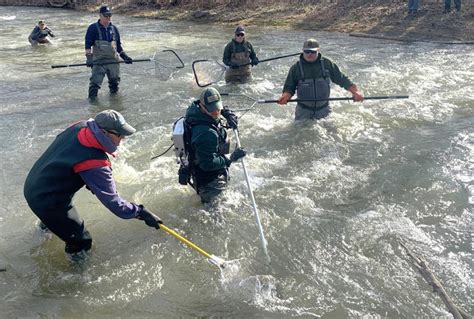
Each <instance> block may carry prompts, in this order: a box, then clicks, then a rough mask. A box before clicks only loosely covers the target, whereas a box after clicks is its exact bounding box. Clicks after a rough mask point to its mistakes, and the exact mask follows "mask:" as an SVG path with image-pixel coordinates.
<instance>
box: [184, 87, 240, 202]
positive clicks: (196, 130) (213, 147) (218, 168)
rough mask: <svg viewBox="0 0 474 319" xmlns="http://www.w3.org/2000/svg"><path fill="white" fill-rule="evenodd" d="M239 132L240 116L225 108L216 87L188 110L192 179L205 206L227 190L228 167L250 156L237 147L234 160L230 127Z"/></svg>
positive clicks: (204, 94) (202, 95) (207, 91)
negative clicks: (230, 148) (228, 128)
mask: <svg viewBox="0 0 474 319" xmlns="http://www.w3.org/2000/svg"><path fill="white" fill-rule="evenodd" d="M221 115H222V116H223V117H224V118H225V119H226V121H227V125H228V127H230V128H232V129H237V123H238V122H237V116H236V115H235V114H234V113H233V112H232V111H230V110H229V109H227V108H225V109H223V107H222V102H221V96H220V94H219V92H218V91H217V90H216V89H215V88H206V89H204V90H203V91H202V93H201V95H200V97H199V100H196V101H194V102H193V103H192V104H191V105H190V106H189V107H188V109H187V111H186V116H185V121H186V123H187V125H189V126H190V127H191V146H192V147H191V148H192V149H191V150H190V152H191V154H189V155H190V162H191V165H192V169H191V172H192V180H193V185H194V188H195V190H196V192H197V193H198V194H199V196H200V197H201V202H202V203H203V204H206V203H211V204H212V203H213V202H214V200H215V199H216V198H217V196H218V195H219V194H220V193H221V192H222V191H223V190H224V189H225V187H226V186H227V182H228V180H229V171H228V168H229V166H230V164H231V163H232V162H235V161H237V160H239V159H240V158H242V157H244V156H245V155H246V153H245V151H244V150H243V149H242V148H236V149H235V150H234V151H233V152H232V154H231V155H230V157H227V156H225V154H228V153H229V142H228V140H227V132H226V127H225V126H224V125H223V123H222V122H221Z"/></svg>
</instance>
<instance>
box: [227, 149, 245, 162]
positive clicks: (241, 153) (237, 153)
mask: <svg viewBox="0 0 474 319" xmlns="http://www.w3.org/2000/svg"><path fill="white" fill-rule="evenodd" d="M245 155H247V152H246V151H245V150H244V149H243V148H241V147H238V148H236V149H235V150H234V151H233V152H232V154H230V161H231V162H235V161H238V160H239V159H241V158H242V157H245Z"/></svg>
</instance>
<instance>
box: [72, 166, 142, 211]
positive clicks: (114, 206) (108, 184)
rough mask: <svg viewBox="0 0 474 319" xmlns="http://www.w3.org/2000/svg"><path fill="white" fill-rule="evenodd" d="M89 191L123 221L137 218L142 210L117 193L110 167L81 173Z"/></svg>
mask: <svg viewBox="0 0 474 319" xmlns="http://www.w3.org/2000/svg"><path fill="white" fill-rule="evenodd" d="M79 175H80V176H81V178H82V180H83V181H84V182H85V183H86V185H87V186H88V187H89V189H90V190H91V191H92V192H93V193H94V195H95V196H96V197H97V198H98V199H99V200H100V202H101V203H102V204H103V205H104V206H105V207H107V208H108V209H109V210H110V211H111V212H112V213H114V214H115V215H117V216H118V217H120V218H123V219H130V218H137V216H138V213H139V212H140V211H141V208H140V207H139V206H138V205H136V204H134V203H130V202H128V201H126V200H125V199H123V198H121V197H120V195H119V194H118V193H117V189H116V187H115V181H114V179H113V177H112V169H111V168H110V167H109V166H104V167H96V168H91V169H88V170H85V171H81V172H79Z"/></svg>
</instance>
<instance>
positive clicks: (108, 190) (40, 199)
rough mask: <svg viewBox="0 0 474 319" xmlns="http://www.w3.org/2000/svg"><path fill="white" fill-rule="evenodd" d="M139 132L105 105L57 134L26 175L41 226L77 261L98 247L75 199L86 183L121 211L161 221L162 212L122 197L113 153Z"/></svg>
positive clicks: (119, 213) (29, 197) (128, 216)
mask: <svg viewBox="0 0 474 319" xmlns="http://www.w3.org/2000/svg"><path fill="white" fill-rule="evenodd" d="M134 132H135V129H134V128H133V127H132V126H131V125H130V124H128V123H127V122H126V121H125V119H124V117H123V116H122V114H120V113H119V112H117V111H114V110H105V111H102V112H100V113H98V114H97V115H96V116H95V118H94V119H89V120H87V121H79V122H77V123H75V124H73V125H71V126H70V127H68V128H67V129H66V130H64V131H63V132H62V133H60V134H59V135H58V136H56V139H55V140H54V141H53V142H52V144H51V145H50V146H49V147H48V148H47V149H46V151H45V152H44V153H43V154H42V155H41V156H40V158H39V159H38V160H37V161H36V162H35V164H34V165H33V167H32V168H31V170H30V172H29V174H28V176H27V178H26V181H25V185H24V191H23V192H24V196H25V199H26V201H27V202H28V205H29V207H30V208H31V210H32V211H33V213H34V214H35V215H36V216H38V218H39V219H40V221H41V223H40V227H41V228H42V229H43V230H45V231H46V230H49V231H51V232H52V233H54V234H55V235H57V236H58V237H59V238H61V239H62V240H63V241H64V242H65V243H66V245H65V252H66V255H67V257H68V258H69V259H70V260H72V261H79V260H82V259H85V258H86V257H87V252H88V251H89V250H90V249H91V247H92V237H91V235H90V233H89V231H88V230H87V228H86V226H85V225H84V221H83V220H82V218H81V217H80V216H79V213H78V212H77V210H76V208H75V207H74V205H73V204H72V199H73V197H74V194H75V193H76V192H77V191H79V190H80V189H81V188H82V187H83V186H84V185H86V187H87V188H88V189H89V190H90V191H91V192H92V193H93V194H94V195H95V196H96V197H97V198H98V199H99V200H100V202H101V203H102V204H103V205H104V206H105V207H107V208H108V209H109V210H110V211H111V212H112V213H114V214H115V215H117V216H118V217H120V218H123V219H135V218H136V219H141V220H143V221H144V222H145V223H146V224H147V225H148V226H150V227H154V228H157V229H158V228H159V227H160V226H159V225H160V223H161V219H160V218H159V217H158V216H156V215H154V214H153V213H151V212H149V211H148V210H146V209H145V207H143V205H137V204H134V203H130V202H128V201H126V200H125V199H122V198H121V197H120V195H119V194H118V193H117V189H116V186H115V182H114V179H113V176H112V166H111V162H110V160H109V157H108V155H107V154H110V155H112V156H115V154H116V151H117V147H118V146H119V145H120V142H121V141H122V140H123V139H124V138H125V137H126V136H130V135H132V134H133V133H134Z"/></svg>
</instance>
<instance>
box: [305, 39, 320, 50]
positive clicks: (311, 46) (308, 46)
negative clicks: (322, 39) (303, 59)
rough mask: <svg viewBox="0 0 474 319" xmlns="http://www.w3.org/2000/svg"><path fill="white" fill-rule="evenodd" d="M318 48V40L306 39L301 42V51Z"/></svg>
mask: <svg viewBox="0 0 474 319" xmlns="http://www.w3.org/2000/svg"><path fill="white" fill-rule="evenodd" d="M318 48H319V42H318V41H316V40H315V39H308V40H306V41H305V42H304V44H303V51H304V50H310V51H317V49H318Z"/></svg>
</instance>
